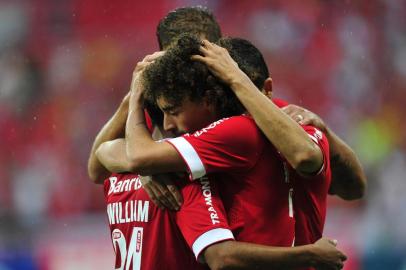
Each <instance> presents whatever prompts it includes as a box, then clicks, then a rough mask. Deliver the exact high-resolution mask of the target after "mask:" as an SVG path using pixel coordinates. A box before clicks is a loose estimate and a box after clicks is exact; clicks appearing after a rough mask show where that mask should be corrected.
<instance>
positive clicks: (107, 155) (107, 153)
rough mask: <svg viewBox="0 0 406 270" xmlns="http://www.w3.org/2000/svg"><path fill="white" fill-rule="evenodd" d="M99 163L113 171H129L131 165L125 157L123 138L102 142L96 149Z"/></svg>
mask: <svg viewBox="0 0 406 270" xmlns="http://www.w3.org/2000/svg"><path fill="white" fill-rule="evenodd" d="M96 156H97V158H98V160H99V161H100V163H101V164H102V165H103V166H104V167H105V168H106V169H107V170H108V171H109V172H113V173H122V172H130V171H131V166H130V162H129V161H128V159H127V155H126V149H125V139H123V138H120V139H115V140H112V141H107V142H104V143H102V144H101V145H100V146H99V148H97V150H96Z"/></svg>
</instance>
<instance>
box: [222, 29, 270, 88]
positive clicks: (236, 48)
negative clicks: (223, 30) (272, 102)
mask: <svg viewBox="0 0 406 270" xmlns="http://www.w3.org/2000/svg"><path fill="white" fill-rule="evenodd" d="M217 44H218V45H219V46H221V47H223V48H225V49H227V51H228V52H229V53H230V56H231V57H232V58H233V59H234V61H235V62H237V64H238V67H239V68H240V69H241V70H242V71H243V72H244V73H245V74H247V75H248V77H249V78H250V79H251V81H252V82H253V83H254V84H255V85H256V86H257V87H258V88H259V89H262V87H263V86H264V82H265V80H266V79H267V78H268V77H269V71H268V67H267V65H266V63H265V60H264V57H263V56H262V54H261V52H260V51H259V50H258V49H257V48H256V47H255V46H254V45H253V44H252V43H251V42H249V41H248V40H245V39H242V38H230V37H226V38H221V39H220V40H218V42H217Z"/></svg>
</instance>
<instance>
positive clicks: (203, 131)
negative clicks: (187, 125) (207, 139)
mask: <svg viewBox="0 0 406 270" xmlns="http://www.w3.org/2000/svg"><path fill="white" fill-rule="evenodd" d="M227 119H228V118H223V119H220V120H217V121H216V122H213V123H211V124H210V125H208V126H207V127H205V128H203V129H201V130H198V131H196V132H195V133H193V136H195V137H199V136H200V135H202V134H203V133H206V132H207V131H209V130H210V129H213V128H215V127H216V126H217V125H218V124H221V123H222V122H224V121H225V120H227Z"/></svg>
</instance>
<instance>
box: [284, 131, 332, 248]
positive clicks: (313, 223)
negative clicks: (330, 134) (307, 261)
mask: <svg viewBox="0 0 406 270" xmlns="http://www.w3.org/2000/svg"><path fill="white" fill-rule="evenodd" d="M303 128H304V130H305V131H306V132H307V134H309V136H310V138H312V140H313V141H314V142H315V143H316V144H317V145H318V146H319V147H320V149H321V151H322V153H323V167H322V168H321V169H320V171H319V172H318V173H317V174H315V175H312V176H306V177H303V176H301V175H300V174H298V173H297V172H296V171H295V170H294V169H293V168H292V167H290V166H289V173H288V174H289V178H290V182H291V183H292V184H293V189H294V192H293V206H294V216H295V219H296V226H295V232H296V239H295V245H297V246H300V245H306V244H311V243H314V242H316V241H317V240H319V239H320V238H321V237H322V234H323V228H324V223H325V220H326V208H327V194H328V189H329V187H330V183H331V169H330V154H329V145H328V141H327V138H326V136H325V135H324V134H323V133H322V132H321V131H320V130H318V129H317V128H315V127H312V126H303Z"/></svg>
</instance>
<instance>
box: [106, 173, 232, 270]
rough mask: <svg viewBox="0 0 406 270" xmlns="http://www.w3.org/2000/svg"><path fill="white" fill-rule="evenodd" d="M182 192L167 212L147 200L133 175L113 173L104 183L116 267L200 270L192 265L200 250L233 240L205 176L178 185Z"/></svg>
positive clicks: (218, 201) (215, 195)
mask: <svg viewBox="0 0 406 270" xmlns="http://www.w3.org/2000/svg"><path fill="white" fill-rule="evenodd" d="M181 192H182V195H183V198H184V203H183V205H182V207H181V209H180V210H179V211H177V212H172V211H168V210H161V209H159V208H158V207H157V206H156V205H155V204H154V203H153V202H152V201H150V199H149V196H148V194H147V193H146V191H145V190H144V189H143V188H142V186H141V182H140V179H139V178H138V176H137V175H135V174H112V175H111V177H109V178H108V179H106V180H105V181H104V193H105V199H106V203H107V215H108V221H109V225H110V231H111V238H112V241H113V247H114V251H115V253H116V262H115V269H134V270H138V269H142V270H148V269H151V270H159V269H165V270H168V269H174V270H175V269H177V270H178V269H205V266H204V265H203V264H199V263H197V262H196V258H197V257H198V256H199V254H200V253H201V251H203V250H204V249H205V248H206V247H208V246H209V245H212V244H214V243H216V242H220V241H224V240H229V239H233V235H232V233H231V231H230V230H229V227H228V225H227V221H226V217H225V214H224V208H223V206H222V204H221V200H220V199H219V198H218V194H217V190H216V188H215V186H214V184H213V183H211V182H210V180H209V179H208V178H207V177H204V178H201V179H199V180H198V181H195V182H193V183H188V184H187V185H186V184H183V185H182V186H181ZM192 250H193V252H192ZM193 253H194V255H193ZM195 257H196V258H195Z"/></svg>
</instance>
